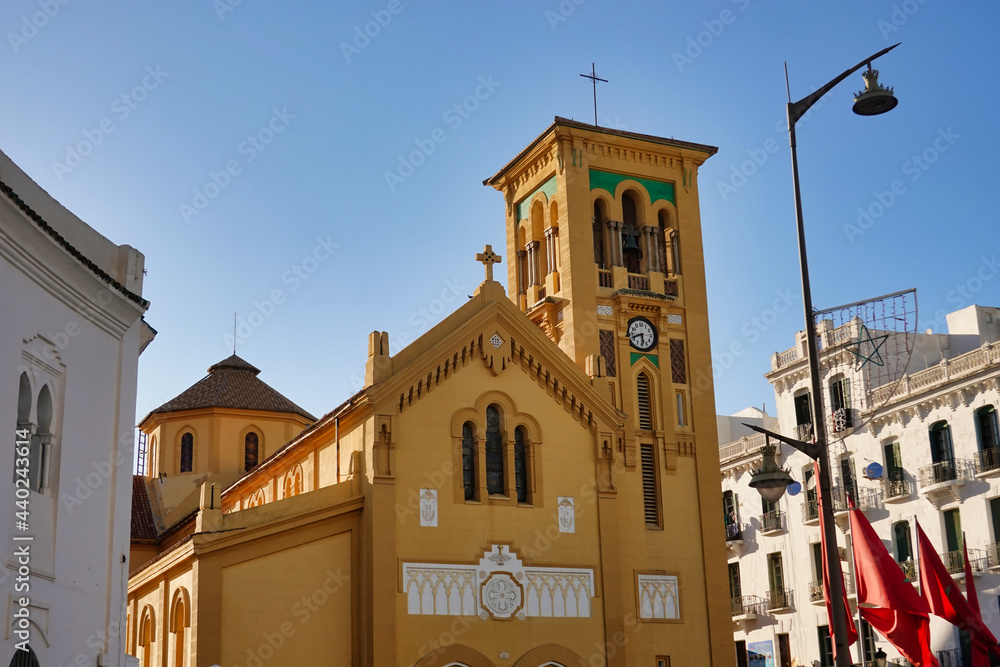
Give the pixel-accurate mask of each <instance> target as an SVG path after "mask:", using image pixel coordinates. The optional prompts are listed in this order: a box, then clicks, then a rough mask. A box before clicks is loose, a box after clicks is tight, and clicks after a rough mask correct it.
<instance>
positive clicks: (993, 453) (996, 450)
mask: <svg viewBox="0 0 1000 667" xmlns="http://www.w3.org/2000/svg"><path fill="white" fill-rule="evenodd" d="M991 470H1000V447H986V448H985V449H981V450H979V452H978V453H977V455H976V472H977V473H984V472H990V471H991Z"/></svg>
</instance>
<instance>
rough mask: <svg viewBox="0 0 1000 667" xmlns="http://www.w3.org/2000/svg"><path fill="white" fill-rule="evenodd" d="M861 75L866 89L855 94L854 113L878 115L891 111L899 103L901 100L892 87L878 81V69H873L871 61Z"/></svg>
mask: <svg viewBox="0 0 1000 667" xmlns="http://www.w3.org/2000/svg"><path fill="white" fill-rule="evenodd" d="M861 76H862V78H864V80H865V89H864V90H862V91H861V92H859V93H856V94H855V96H854V113H856V114H858V115H859V116H877V115H879V114H883V113H885V112H886V111H891V110H892V109H894V108H895V107H896V105H897V104H899V100H897V99H896V96H895V95H893V94H892V88H891V87H889V86H883V85H882V84H880V83H879V82H878V70H877V69H872V64H871V63H868V69H867V70H865V71H864V72H862V73H861Z"/></svg>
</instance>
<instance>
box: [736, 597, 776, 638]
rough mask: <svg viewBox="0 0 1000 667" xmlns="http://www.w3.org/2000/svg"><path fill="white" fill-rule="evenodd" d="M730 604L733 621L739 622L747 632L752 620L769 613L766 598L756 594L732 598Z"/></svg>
mask: <svg viewBox="0 0 1000 667" xmlns="http://www.w3.org/2000/svg"><path fill="white" fill-rule="evenodd" d="M729 604H730V609H731V610H732V615H733V621H734V622H735V623H737V624H739V626H740V627H741V628H742V629H743V631H744V632H746V629H747V625H748V624H749V623H750V621H754V620H756V619H757V617H758V616H763V615H764V614H766V613H767V612H766V605H765V604H764V600H763V599H761V598H759V597H757V596H756V595H743V596H740V597H735V598H730V599H729Z"/></svg>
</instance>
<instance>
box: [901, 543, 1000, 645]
mask: <svg viewBox="0 0 1000 667" xmlns="http://www.w3.org/2000/svg"><path fill="white" fill-rule="evenodd" d="M917 548H918V549H919V552H920V593H921V595H923V596H924V599H925V600H927V605H928V606H929V607H930V611H931V613H932V614H934V615H935V616H940V617H941V618H943V619H944V620H946V621H948V622H949V623H951V624H952V625H956V626H958V627H960V628H964V629H965V630H968V631H969V633H971V634H972V637H973V639H976V640H979V641H980V642H982V643H983V644H986V645H991V644H992V645H994V646H995V645H996V643H997V640H996V638H995V637H994V636H993V633H991V632H990V631H989V628H987V627H986V626H985V625H984V624H983V621H982V618H981V617H980V614H979V600H978V599H976V601H975V604H976V606H975V607H973V606H972V605H970V604H969V602H967V601H966V599H965V598H964V597H962V592H961V590H960V589H959V588H958V584H956V583H955V580H954V579H952V578H951V575H950V574H948V568H946V567H945V566H944V563H942V562H941V558H940V557H939V556H938V555H937V553H936V552H935V551H934V548H933V547H932V546H931V542H930V540H928V539H927V535H925V534H924V531H923V529H922V528H921V527H920V524H919V523H918V524H917ZM965 568H966V572H967V574H966V578H965V585H966V588H967V590H969V595H970V598H971V599H975V598H976V586H975V583H974V582H973V580H972V571H971V568H970V566H969V558H968V556H966V557H965ZM970 601H971V600H970Z"/></svg>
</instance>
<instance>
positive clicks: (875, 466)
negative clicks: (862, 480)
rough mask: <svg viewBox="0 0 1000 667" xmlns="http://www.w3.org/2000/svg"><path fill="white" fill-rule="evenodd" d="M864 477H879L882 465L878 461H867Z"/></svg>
mask: <svg viewBox="0 0 1000 667" xmlns="http://www.w3.org/2000/svg"><path fill="white" fill-rule="evenodd" d="M865 477H867V478H868V479H881V478H882V465H881V464H880V463H869V464H868V467H867V468H865Z"/></svg>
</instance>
